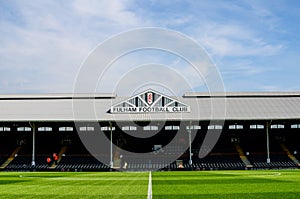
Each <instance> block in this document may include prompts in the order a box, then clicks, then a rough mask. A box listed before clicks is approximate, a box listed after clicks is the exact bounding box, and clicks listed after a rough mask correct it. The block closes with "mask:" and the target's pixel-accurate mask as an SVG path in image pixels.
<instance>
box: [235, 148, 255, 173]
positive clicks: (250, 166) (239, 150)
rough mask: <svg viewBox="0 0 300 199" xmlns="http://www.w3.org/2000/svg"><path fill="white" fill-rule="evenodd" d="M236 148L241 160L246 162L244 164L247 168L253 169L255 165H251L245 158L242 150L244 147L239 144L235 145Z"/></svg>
mask: <svg viewBox="0 0 300 199" xmlns="http://www.w3.org/2000/svg"><path fill="white" fill-rule="evenodd" d="M235 148H236V150H237V152H238V153H239V156H240V158H241V160H242V161H243V162H244V164H245V165H246V167H247V168H252V167H253V165H252V164H251V163H250V161H249V160H248V158H247V157H246V156H245V154H244V151H243V149H242V147H241V146H240V145H239V144H236V145H235Z"/></svg>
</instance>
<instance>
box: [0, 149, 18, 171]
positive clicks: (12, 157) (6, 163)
mask: <svg viewBox="0 0 300 199" xmlns="http://www.w3.org/2000/svg"><path fill="white" fill-rule="evenodd" d="M20 150H21V147H20V146H18V147H17V148H16V149H15V150H14V151H13V152H12V154H11V155H10V156H9V157H8V158H7V160H6V161H5V162H4V163H3V164H2V165H1V166H0V169H5V168H6V167H7V166H8V165H9V164H10V163H11V161H13V160H14V159H15V156H16V154H17V153H18V152H19V151H20Z"/></svg>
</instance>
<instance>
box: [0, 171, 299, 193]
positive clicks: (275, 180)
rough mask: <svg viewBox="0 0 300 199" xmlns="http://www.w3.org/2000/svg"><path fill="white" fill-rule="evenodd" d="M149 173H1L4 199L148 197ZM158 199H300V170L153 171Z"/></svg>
mask: <svg viewBox="0 0 300 199" xmlns="http://www.w3.org/2000/svg"><path fill="white" fill-rule="evenodd" d="M148 182H149V173H148V172H145V173H129V172H122V173H121V172H97V173H96V172H64V173H63V172H60V173H58V172H24V173H21V172H20V173H18V172H1V173H0V198H71V199H76V198H127V199H132V198H147V194H148ZM152 195H153V198H154V199H155V198H300V170H278V171H274V170H273V171H272V170H271V171H264V170H262V171H199V172H195V171H194V172H188V171H182V172H153V173H152Z"/></svg>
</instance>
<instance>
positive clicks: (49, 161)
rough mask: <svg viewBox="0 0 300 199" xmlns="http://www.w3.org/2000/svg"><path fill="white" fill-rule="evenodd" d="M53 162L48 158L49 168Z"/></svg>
mask: <svg viewBox="0 0 300 199" xmlns="http://www.w3.org/2000/svg"><path fill="white" fill-rule="evenodd" d="M51 161H52V160H51V158H50V157H48V158H47V164H48V166H49V167H50V166H51Z"/></svg>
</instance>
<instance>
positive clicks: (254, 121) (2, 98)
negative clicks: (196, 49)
mask: <svg viewBox="0 0 300 199" xmlns="http://www.w3.org/2000/svg"><path fill="white" fill-rule="evenodd" d="M0 110H1V111H0V121H1V124H0V136H1V141H0V142H1V143H0V145H1V146H2V147H1V150H2V151H0V155H1V156H0V165H1V169H2V170H32V169H34V170H49V169H52V170H105V171H106V170H110V169H112V168H124V169H127V170H152V169H197V170H204V169H205V170H207V169H266V168H298V167H299V164H300V163H299V160H300V155H299V152H300V144H299V140H300V139H299V138H300V134H299V131H300V92H247V93H245V92H243V93H240V92H228V93H200V92H199V93H185V94H184V95H183V96H179V97H178V96H167V95H165V94H163V93H160V92H157V91H155V90H151V89H150V90H146V91H144V92H142V93H139V94H137V95H134V96H129V97H120V96H117V95H116V94H33V95H29V94H23V95H21V94H19V95H16V94H15V95H14V94H11V95H0ZM179 131H181V132H182V133H183V134H181V137H179V138H178V139H177V140H176V142H172V141H171V140H172V139H175V138H176V136H177V134H178V132H179ZM153 132H155V134H154V133H153ZM96 134H97V135H99V134H101V135H104V136H105V138H107V139H108V140H110V142H109V143H107V142H105V143H104V142H101V141H99V140H98V141H99V143H101V147H102V148H101V147H99V148H97V147H93V146H94V145H97V140H96V139H104V138H103V137H97V136H96V137H93V135H96ZM90 135H92V141H91V139H85V137H89V136H90ZM212 135H214V136H212ZM209 139H215V140H214V141H211V140H210V141H209ZM86 140H88V141H86ZM207 140H208V141H207ZM170 143H172V147H166V146H168V145H169V144H170ZM89 145H90V146H89ZM177 145H178V146H177ZM104 151H105V152H104ZM125 151H130V153H128V154H126V153H125ZM106 152H108V153H106ZM52 153H57V154H58V161H57V163H53V162H52V163H51V164H47V162H46V159H47V158H49V157H50V158H52ZM133 154H140V155H139V156H134V155H133ZM143 154H152V155H153V157H154V156H155V159H151V158H150V159H151V160H150V159H149V157H148V156H147V155H145V157H143ZM123 155H124V156H125V157H126V159H125V160H126V164H124V161H123V162H122V158H123ZM168 157H170V158H169V159H168ZM99 160H100V161H99ZM179 167H180V168H179Z"/></svg>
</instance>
